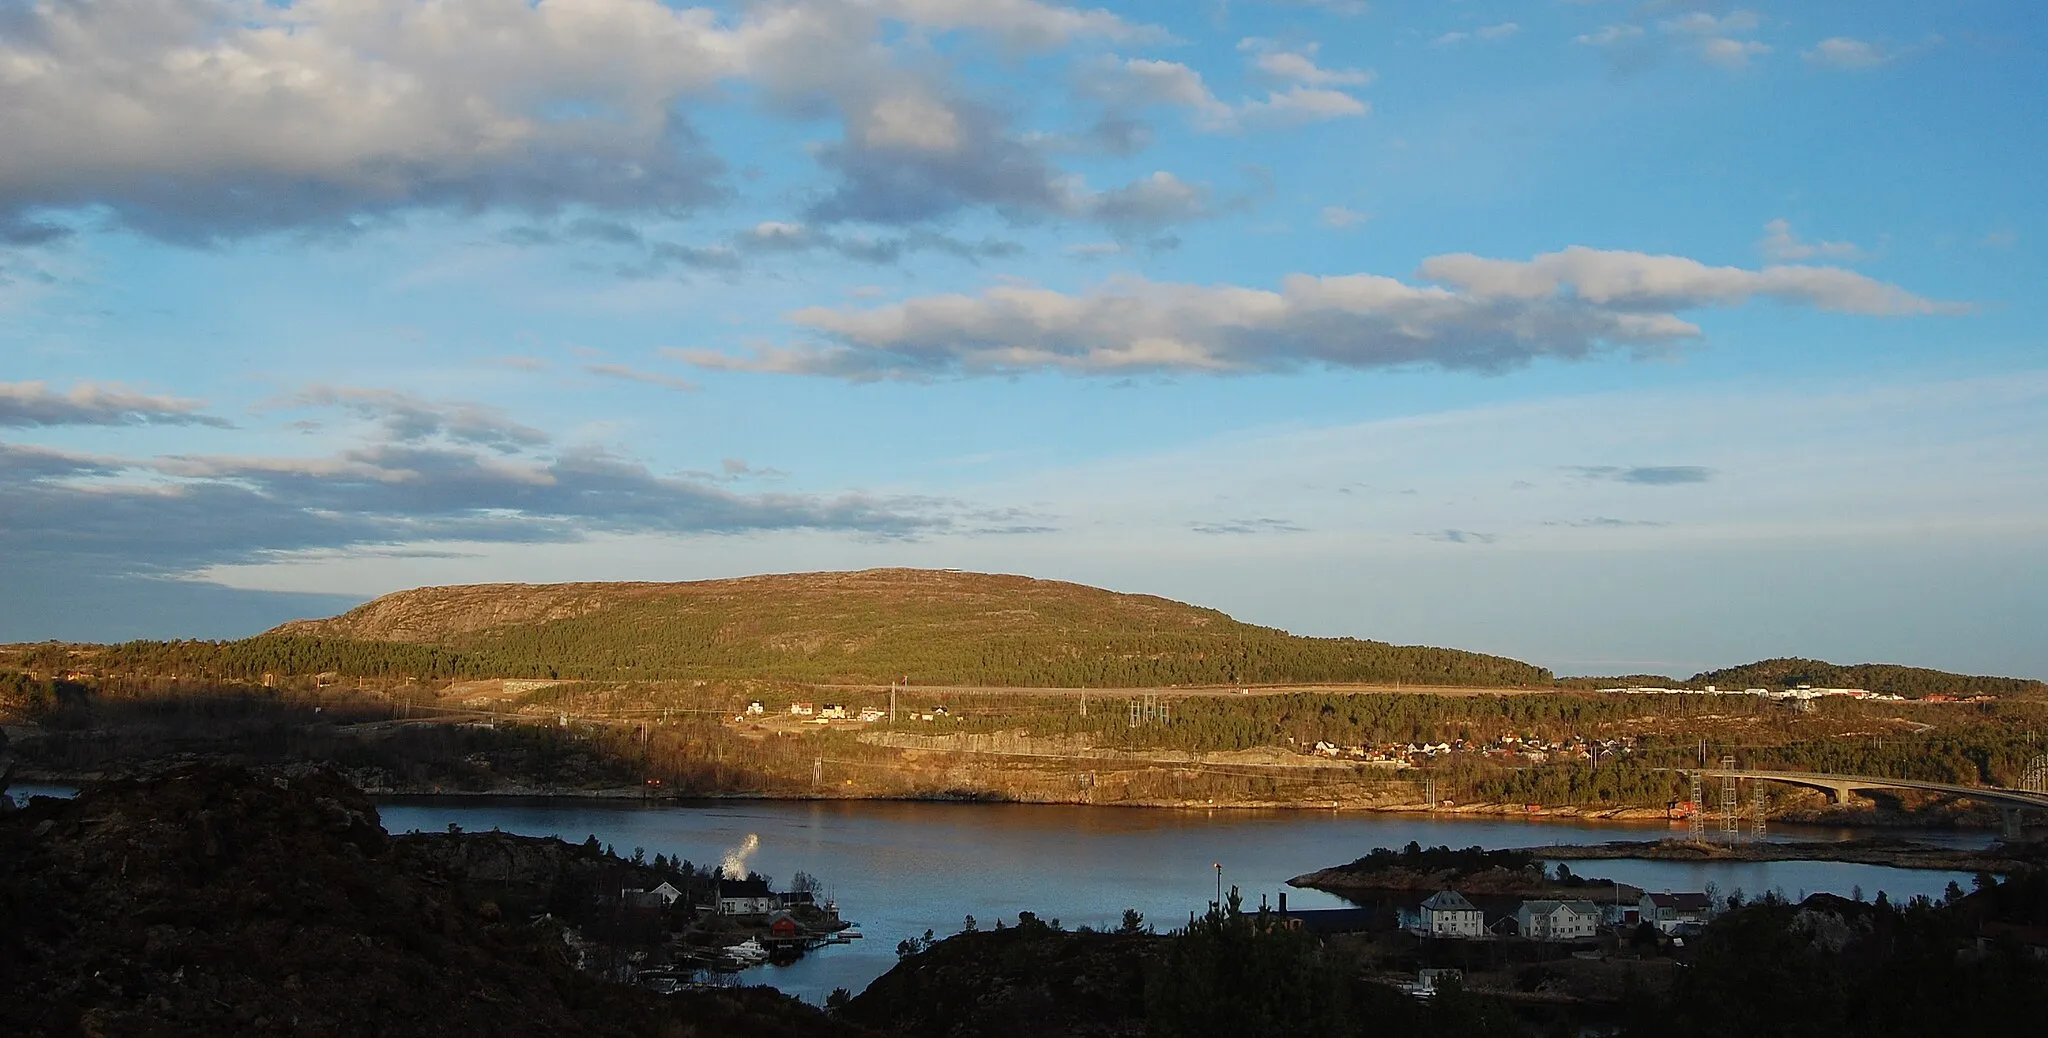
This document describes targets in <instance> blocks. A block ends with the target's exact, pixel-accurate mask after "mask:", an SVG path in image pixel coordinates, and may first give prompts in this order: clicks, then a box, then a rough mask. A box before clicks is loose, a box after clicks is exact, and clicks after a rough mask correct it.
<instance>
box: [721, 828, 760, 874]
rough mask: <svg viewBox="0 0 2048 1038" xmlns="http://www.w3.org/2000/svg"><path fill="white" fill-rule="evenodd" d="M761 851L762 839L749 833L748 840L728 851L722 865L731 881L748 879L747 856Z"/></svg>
mask: <svg viewBox="0 0 2048 1038" xmlns="http://www.w3.org/2000/svg"><path fill="white" fill-rule="evenodd" d="M760 849H761V837H759V836H757V835H755V834H754V833H748V834H747V838H746V839H744V840H741V841H740V842H739V844H738V845H736V846H734V847H731V848H729V849H727V850H726V852H725V861H724V862H723V863H722V864H721V867H722V868H724V869H725V874H726V876H727V877H728V878H731V879H745V878H747V856H748V855H750V854H752V853H754V852H755V851H757V850H760Z"/></svg>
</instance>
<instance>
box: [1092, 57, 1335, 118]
mask: <svg viewBox="0 0 2048 1038" xmlns="http://www.w3.org/2000/svg"><path fill="white" fill-rule="evenodd" d="M1263 44H1264V41H1259V40H1246V41H1245V43H1244V44H1240V49H1244V50H1253V51H1255V54H1254V57H1253V59H1252V61H1253V64H1254V66H1255V67H1258V68H1260V69H1261V70H1262V71H1265V72H1267V73H1268V74H1270V75H1273V76H1276V77H1278V78H1284V79H1290V80H1292V81H1294V85H1292V86H1288V87H1286V88H1284V89H1279V90H1271V91H1268V92H1267V94H1266V96H1265V97H1263V98H1247V99H1244V100H1241V101H1238V102H1236V103H1234V104H1233V103H1231V102H1227V101H1224V100H1222V99H1221V98H1218V97H1217V96H1216V95H1215V93H1213V92H1212V91H1211V90H1210V89H1209V85H1208V83H1207V82H1206V81H1205V80H1204V79H1203V77H1202V74H1201V73H1200V72H1198V71H1196V70H1195V69H1193V68H1190V67H1188V66H1187V65H1184V64H1181V63H1180V62H1177V61H1162V60H1158V59H1152V58H1129V59H1126V60H1123V61H1115V60H1110V61H1106V62H1104V63H1102V64H1099V65H1097V66H1096V67H1094V68H1092V69H1090V70H1088V72H1087V73H1085V74H1084V76H1083V77H1082V84H1081V86H1082V89H1083V91H1084V92H1086V93H1089V94H1091V95H1093V96H1095V97H1096V98H1098V99H1100V100H1102V101H1104V102H1106V103H1107V104H1109V105H1110V106H1111V107H1112V108H1142V107H1150V106H1155V105H1157V106H1170V107H1176V108H1184V109H1187V110H1188V111H1189V112H1190V113H1191V114H1192V116H1193V118H1194V122H1195V125H1196V126H1197V127H1199V128H1201V129H1203V130H1207V131H1210V132H1235V131H1240V130H1244V129H1250V128H1256V127H1260V126H1272V125H1288V124H1296V123H1304V122H1317V121H1322V120H1327V119H1344V118H1351V117H1356V116H1362V115H1366V114H1368V113H1370V112H1371V111H1372V106H1371V105H1370V104H1368V103H1366V102H1364V101H1361V100H1359V99H1358V98H1357V97H1354V96H1352V95H1351V94H1349V93H1346V92H1345V91H1342V90H1336V89H1332V88H1331V87H1330V86H1328V85H1318V84H1334V83H1364V82H1370V81H1371V75H1370V74H1369V73H1366V72H1363V71H1360V70H1356V69H1343V70H1330V69H1324V68H1321V67H1319V66H1317V65H1316V64H1315V62H1314V60H1313V53H1314V51H1313V48H1310V49H1308V50H1304V51H1275V50H1267V49H1261V47H1262V45H1263ZM1269 59H1272V62H1273V64H1272V67H1271V68H1267V67H1266V66H1265V64H1263V63H1265V62H1267V61H1268V60H1269Z"/></svg>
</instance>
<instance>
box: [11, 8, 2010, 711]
mask: <svg viewBox="0 0 2048 1038" xmlns="http://www.w3.org/2000/svg"><path fill="white" fill-rule="evenodd" d="M2044 23H2048V15H2044V14H2043V13H2042V12H2041V11H2040V10H2039V9H2038V7H2037V5H2033V4H2024V3H1971V2H1958V3H1948V4H1909V3H1883V2H1856V3H1851V2H1846V0H1843V2H1825V0H1815V2H1807V3H1800V4H1771V3H1761V2H1759V3H1755V4H1747V5H1739V4H1712V3H1684V2H1665V3H1655V2H1652V3H1633V2H1625V0H1610V2H1600V0H1592V2H1567V0H1530V2H1523V3H1480V2H1462V3H1426V4H1425V3H1414V4H1401V3H1392V2H1373V3H1346V2H1340V0H1325V2H1317V0H1293V2H1280V0H1231V2H1228V3H1224V2H1207V3H1205V2H1183V3H1129V4H1115V5H1107V6H1104V7H1099V8H1098V7H1069V6H1062V5H1060V4H1057V3H1052V2H1041V0H772V2H761V3H735V4H726V5H713V6H704V7H698V6H690V5H687V4H684V3H671V4H666V5H665V4H661V3H657V2H654V0H544V2H537V3H535V2H528V0H301V2H297V3H291V4H285V3H258V2H250V0H101V2H96V3H79V2H61V0H57V2H52V0H45V2H41V3H26V2H11V0H0V142H4V143H0V358H4V360H5V367H4V368H0V578H4V579H6V581H7V583H8V586H9V588H10V594H9V595H7V596H6V598H7V601H6V602H4V603H0V639H5V640H23V639H35V638H44V637H63V638H92V639H110V638H123V637H132V636H157V637H162V636H229V635H240V634H245V633H251V632H253V631H255V630H258V629H261V628H262V627H265V626H268V625H269V624H271V623H274V622H277V621H279V620H282V619H285V618H289V617H292V616H297V615H306V614H318V613H325V612H330V611H333V610H335V609H337V608H340V607H343V606H345V605H347V604H349V603H351V602H353V601H359V600H361V599H363V598H366V597H369V596H371V595H375V594H378V593H382V592H385V591H389V590H394V589H398V588H402V587H410V586H415V585H419V584H429V583H465V582H475V581H515V580H516V581H540V580H572V579H593V580H594V579H653V580H680V579H695V578H704V577H718V576H730V575H739V574H745V573H753V572H763V571H787V570H805V569H842V568H859V567H866V566H877V565H906V566H933V567H941V566H944V567H959V568H965V569H978V570H997V571H1005V572H1021V573H1029V574H1032V575H1036V576H1044V577H1056V578H1061V579H1069V580H1077V581H1082V582H1086V583H1091V584H1097V585H1102V586H1108V587H1112V588H1116V589H1119V590H1128V591H1141V592H1149V593H1156V594H1163V595H1168V596H1171V597H1176V598H1182V599H1186V600H1191V601H1196V602H1200V603H1203V604H1208V605H1214V606H1217V607H1219V608H1222V609H1225V610H1227V611H1230V612H1231V613H1233V614H1235V615H1237V616H1240V617H1242V618H1244V619H1248V620H1252V621H1255V622H1260V623H1267V624H1272V625H1275V626H1281V627H1285V628H1287V629H1290V630H1294V631H1299V632H1302V633H1312V634H1348V635H1358V636H1362V637H1374V638H1386V639H1391V640H1397V641H1406V642H1427V643H1433V644H1445V645H1456V646H1460V647H1465V648H1472V649H1479V650H1485V651H1492V652H1500V653H1505V654H1509V655H1514V656H1518V657H1521V658H1525V659H1529V660H1531V661H1534V662H1538V663H1541V664H1545V665H1548V666H1552V667H1555V668H1557V669H1558V670H1560V671H1563V672H1573V673H1601V672H1610V673H1611V672H1623V671H1635V670H1647V671H1657V672H1668V673H1677V674H1681V675H1683V674H1688V673H1691V672H1692V671H1694V670H1697V669H1702V668H1705V667H1709V666H1720V665H1728V664H1732V663H1737V662H1743V661H1747V660H1750V659H1755V658H1761V657H1766V656H1773V655H1789V654H1798V655H1814V656H1821V657H1825V658H1830V659H1835V660H1838V661H1845V662H1846V661H1861V660H1879V661H1890V662H1902V663H1912V664H1920V665H1927V666H1938V667H1944V668H1952V669H1962V670H1968V671H1975V672H2001V673H2015V674H2025V675H2031V676H2041V677H2048V639H2044V638H2042V637H2041V636H2040V633H2039V625H2040V620H2041V618H2042V617H2043V616H2048V590H2044V588H2048V579H2044V578H2048V536H2044V534H2048V340H2044V328H2048V302H2044V300H2043V298H2042V293H2041V292H2040V290H2039V286H2040V285H2041V284H2042V283H2043V281H2044V275H2048V270H2044V262H2043V255H2044V254H2043V249H2042V243H2043V241H2044V240H2048V221H2044V214H2043V205H2042V203H2041V202H2040V200H2039V193H2040V192H2039V182H2040V179H2041V173H2040V171H2041V170H2042V169H2043V168H2048V155H2044V150H2048V148H2044V138H2043V136H2042V134H2041V133H2040V132H2039V126H2040V120H2041V117H2042V114H2043V111H2044V92H2048V91H2044V85H2043V83H2044V81H2043V80H2042V78H2041V76H2040V75H2039V68H2040V63H2041V60H2042V45H2043V42H2044V31H2043V30H2044V27H2048V26H2044Z"/></svg>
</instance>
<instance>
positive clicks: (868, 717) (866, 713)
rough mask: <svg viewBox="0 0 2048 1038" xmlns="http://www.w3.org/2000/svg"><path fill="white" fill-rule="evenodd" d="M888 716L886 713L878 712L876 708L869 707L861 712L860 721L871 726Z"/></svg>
mask: <svg viewBox="0 0 2048 1038" xmlns="http://www.w3.org/2000/svg"><path fill="white" fill-rule="evenodd" d="M887 716H889V715H888V713H887V712H886V711H882V710H877V709H875V708H874V707H868V708H866V709H864V710H862V711H861V712H860V719H861V720H863V721H866V722H868V723H869V724H873V723H874V722H876V721H879V720H881V719H882V718H884V717H887Z"/></svg>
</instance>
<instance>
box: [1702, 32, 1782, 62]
mask: <svg viewBox="0 0 2048 1038" xmlns="http://www.w3.org/2000/svg"><path fill="white" fill-rule="evenodd" d="M1770 52H1771V45H1770V44H1768V43H1764V42H1762V41H1760V40H1735V39H1729V38H1727V37H1723V36H1716V37H1712V38H1710V39H1705V40H1701V41H1700V57H1702V58H1704V59H1706V61H1707V62H1708V63H1709V64H1713V65H1719V66H1720V67H1722V68H1725V69H1730V70H1734V69H1745V68H1748V67H1749V63H1750V59H1751V58H1759V57H1762V56H1763V55H1766V54H1769V53H1770Z"/></svg>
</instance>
